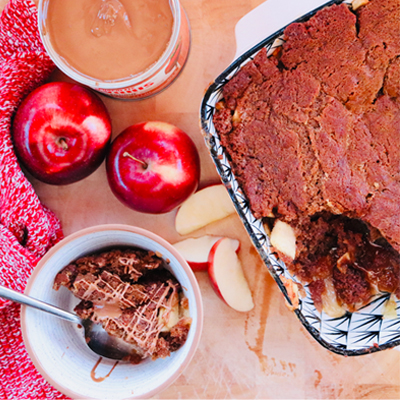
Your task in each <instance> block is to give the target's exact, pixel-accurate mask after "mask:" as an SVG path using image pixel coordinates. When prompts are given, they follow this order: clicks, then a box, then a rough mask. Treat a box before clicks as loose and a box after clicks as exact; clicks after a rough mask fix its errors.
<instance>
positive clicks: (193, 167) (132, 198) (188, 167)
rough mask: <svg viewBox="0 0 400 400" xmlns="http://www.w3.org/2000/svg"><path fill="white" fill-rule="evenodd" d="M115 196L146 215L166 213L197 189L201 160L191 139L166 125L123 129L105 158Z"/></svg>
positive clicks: (135, 126) (143, 124) (142, 125)
mask: <svg viewBox="0 0 400 400" xmlns="http://www.w3.org/2000/svg"><path fill="white" fill-rule="evenodd" d="M106 167H107V177H108V182H109V184H110V187H111V190H112V191H113V193H114V195H115V196H116V197H117V198H118V199H119V200H120V201H121V202H122V203H123V204H125V205H126V206H128V207H130V208H132V209H134V210H136V211H141V212H145V213H151V214H160V213H166V212H169V211H171V210H173V209H174V208H176V207H178V206H179V205H180V204H181V203H182V202H183V201H184V200H186V199H187V198H188V197H189V196H190V195H191V194H193V193H194V192H195V190H196V189H197V186H198V183H199V179H200V159H199V154H198V152H197V149H196V146H195V145H194V143H193V141H192V140H191V139H190V137H189V136H188V135H187V134H186V133H185V132H183V131H182V130H180V129H179V128H177V127H175V126H173V125H170V124H167V123H165V122H142V123H140V124H136V125H132V126H130V127H129V128H127V129H125V130H124V131H123V132H122V133H121V134H120V135H118V136H117V138H116V139H115V140H114V142H113V143H112V145H111V149H110V152H109V153H108V155H107V162H106Z"/></svg>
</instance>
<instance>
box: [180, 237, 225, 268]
mask: <svg viewBox="0 0 400 400" xmlns="http://www.w3.org/2000/svg"><path fill="white" fill-rule="evenodd" d="M220 239H222V238H221V236H211V235H205V236H201V237H199V238H188V239H184V240H181V241H180V242H177V243H175V244H173V246H174V247H175V249H176V250H178V251H179V253H180V254H181V255H182V256H183V258H184V259H185V260H186V262H187V263H188V264H189V266H190V267H191V268H192V270H193V271H207V269H208V256H209V254H210V251H211V249H212V247H213V246H214V244H215V243H216V242H217V241H218V240H220Z"/></svg>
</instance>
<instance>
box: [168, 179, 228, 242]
mask: <svg viewBox="0 0 400 400" xmlns="http://www.w3.org/2000/svg"><path fill="white" fill-rule="evenodd" d="M234 212H235V207H234V206H233V203H232V200H231V198H230V197H229V194H228V192H227V190H226V189H225V187H224V185H213V186H208V187H206V188H204V189H202V190H199V191H198V192H196V193H195V194H193V195H192V196H190V197H189V198H188V199H187V200H186V201H185V202H184V203H183V204H182V206H181V207H180V208H179V210H178V212H177V214H176V219H175V228H176V230H177V232H178V233H179V234H181V235H186V234H188V233H190V232H193V231H195V230H197V229H200V228H202V227H203V226H206V225H208V224H210V223H211V222H214V221H218V220H220V219H222V218H225V217H227V216H228V215H230V214H233V213H234Z"/></svg>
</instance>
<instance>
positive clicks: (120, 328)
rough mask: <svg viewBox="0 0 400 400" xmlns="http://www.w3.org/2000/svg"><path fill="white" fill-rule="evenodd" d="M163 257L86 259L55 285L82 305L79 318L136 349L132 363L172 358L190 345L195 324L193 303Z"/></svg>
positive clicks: (117, 254)
mask: <svg viewBox="0 0 400 400" xmlns="http://www.w3.org/2000/svg"><path fill="white" fill-rule="evenodd" d="M163 264H164V261H163V260H162V257H161V255H160V254H155V253H152V252H146V251H144V250H139V249H125V250H119V249H115V250H110V251H108V252H104V253H100V254H94V255H90V256H86V257H82V258H80V259H78V260H76V261H75V262H73V263H71V264H69V265H68V266H66V267H65V268H64V269H63V270H61V271H60V272H59V273H58V274H57V276H56V278H55V281H54V289H56V290H58V288H59V287H60V286H65V287H67V288H68V289H70V290H71V291H72V292H73V293H74V295H75V296H76V297H78V298H79V299H81V300H82V301H81V302H80V303H79V304H78V305H77V306H76V308H75V311H76V313H77V314H78V315H79V316H81V317H82V318H90V319H91V320H93V321H94V322H98V323H101V324H102V326H103V328H104V329H105V330H106V331H107V332H108V333H109V334H110V335H112V336H115V337H119V338H121V339H123V340H125V341H126V342H128V343H130V344H132V357H130V358H129V360H128V361H130V362H133V363H138V362H140V360H141V359H143V358H145V357H152V358H153V359H156V358H159V357H166V356H168V355H169V354H170V352H171V351H175V350H177V349H178V348H180V347H181V346H182V344H183V343H184V342H185V341H186V338H187V334H188V332H189V328H190V324H191V319H190V317H188V315H187V314H188V306H187V299H186V298H185V297H184V296H183V294H182V288H181V286H180V284H179V282H178V281H177V280H176V279H175V277H174V276H173V275H172V274H171V273H170V272H169V271H168V270H166V269H165V268H164V267H163Z"/></svg>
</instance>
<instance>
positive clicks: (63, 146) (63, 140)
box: [57, 137, 68, 150]
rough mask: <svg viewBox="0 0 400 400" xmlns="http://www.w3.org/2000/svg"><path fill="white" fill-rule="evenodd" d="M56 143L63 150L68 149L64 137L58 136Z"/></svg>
mask: <svg viewBox="0 0 400 400" xmlns="http://www.w3.org/2000/svg"><path fill="white" fill-rule="evenodd" d="M57 144H58V145H59V146H60V147H61V148H62V149H63V150H68V143H67V141H66V140H65V138H63V137H62V138H59V139H57Z"/></svg>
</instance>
